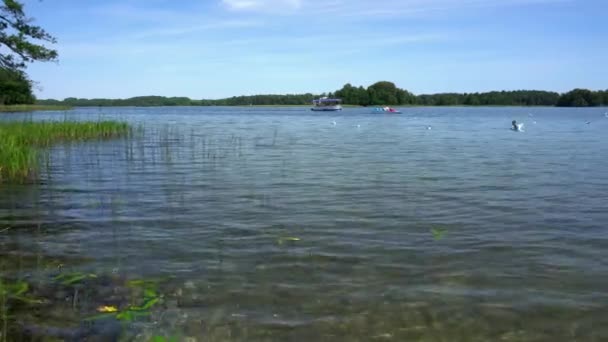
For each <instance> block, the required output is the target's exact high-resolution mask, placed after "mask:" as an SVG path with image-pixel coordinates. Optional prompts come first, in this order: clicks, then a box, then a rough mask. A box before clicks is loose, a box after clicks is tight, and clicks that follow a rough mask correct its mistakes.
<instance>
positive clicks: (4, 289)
mask: <svg viewBox="0 0 608 342" xmlns="http://www.w3.org/2000/svg"><path fill="white" fill-rule="evenodd" d="M29 289H30V287H29V284H28V283H26V282H24V281H16V282H6V281H4V280H3V279H2V278H0V320H1V321H2V326H0V341H2V342H4V341H6V340H7V338H8V321H9V319H10V318H12V317H11V316H10V315H9V308H10V307H9V304H10V301H19V302H23V303H27V304H42V303H43V301H42V300H39V299H35V298H32V297H29V296H28V295H27V292H28V291H29Z"/></svg>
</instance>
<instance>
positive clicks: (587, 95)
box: [557, 89, 603, 107]
mask: <svg viewBox="0 0 608 342" xmlns="http://www.w3.org/2000/svg"><path fill="white" fill-rule="evenodd" d="M602 102H603V100H602V94H601V92H599V91H591V90H589V89H574V90H572V91H569V92H567V93H565V94H563V95H562V96H560V98H559V101H558V102H557V105H558V106H560V107H595V106H601V105H602Z"/></svg>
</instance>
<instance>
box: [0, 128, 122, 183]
mask: <svg viewBox="0 0 608 342" xmlns="http://www.w3.org/2000/svg"><path fill="white" fill-rule="evenodd" d="M129 131H130V128H129V126H128V125H127V124H126V123H124V122H116V121H99V122H71V121H63V122H33V121H27V122H0V183H3V182H23V181H26V180H28V179H31V178H32V177H33V176H35V175H36V173H37V171H38V168H39V159H40V158H39V157H40V155H39V151H40V149H41V148H45V147H49V146H51V145H53V144H56V143H62V142H78V141H87V140H96V139H110V138H115V137H120V136H125V135H127V134H128V133H129Z"/></svg>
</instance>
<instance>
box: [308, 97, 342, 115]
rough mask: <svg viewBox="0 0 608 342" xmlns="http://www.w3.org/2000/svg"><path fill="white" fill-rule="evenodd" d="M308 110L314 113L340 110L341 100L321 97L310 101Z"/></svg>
mask: <svg viewBox="0 0 608 342" xmlns="http://www.w3.org/2000/svg"><path fill="white" fill-rule="evenodd" d="M310 110H312V111H315V112H335V111H339V110H342V100H341V99H330V98H328V97H322V98H320V99H316V100H313V101H312V108H310Z"/></svg>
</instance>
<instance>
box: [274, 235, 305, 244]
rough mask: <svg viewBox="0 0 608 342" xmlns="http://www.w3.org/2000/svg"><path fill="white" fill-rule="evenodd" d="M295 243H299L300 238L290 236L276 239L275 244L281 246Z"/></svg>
mask: <svg viewBox="0 0 608 342" xmlns="http://www.w3.org/2000/svg"><path fill="white" fill-rule="evenodd" d="M296 241H300V238H297V237H292V236H285V237H279V238H278V239H277V243H278V244H279V245H283V244H284V243H286V242H296Z"/></svg>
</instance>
